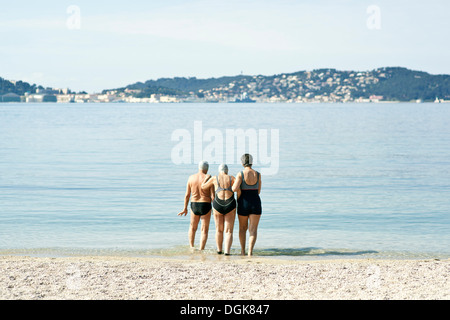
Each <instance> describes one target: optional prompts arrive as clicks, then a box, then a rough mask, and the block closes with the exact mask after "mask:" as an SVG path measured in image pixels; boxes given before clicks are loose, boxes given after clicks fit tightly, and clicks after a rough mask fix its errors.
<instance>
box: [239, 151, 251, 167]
mask: <svg viewBox="0 0 450 320" xmlns="http://www.w3.org/2000/svg"><path fill="white" fill-rule="evenodd" d="M241 163H242V165H243V166H244V167H251V166H252V164H253V157H252V155H251V154H248V153H246V154H244V155H242V157H241Z"/></svg>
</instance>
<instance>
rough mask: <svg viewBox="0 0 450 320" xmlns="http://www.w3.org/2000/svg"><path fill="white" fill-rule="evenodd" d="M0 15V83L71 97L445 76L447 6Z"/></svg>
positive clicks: (423, 2) (129, 8)
mask: <svg viewBox="0 0 450 320" xmlns="http://www.w3.org/2000/svg"><path fill="white" fill-rule="evenodd" d="M73 5H74V6H75V7H73V8H75V9H76V10H75V11H72V10H68V9H70V6H73ZM0 8H1V10H0V77H3V78H6V79H9V80H24V81H27V82H30V83H36V84H42V85H44V86H51V87H59V88H65V87H69V88H70V89H72V90H76V91H80V90H86V91H88V92H97V91H100V90H102V89H110V88H117V87H121V86H125V85H127V84H131V83H134V82H137V81H145V80H148V79H157V78H161V77H175V76H181V77H194V76H195V77H197V78H207V77H220V76H224V75H237V74H240V73H241V72H243V73H244V74H247V75H257V74H263V75H270V74H278V73H284V72H295V71H301V70H313V69H317V68H336V69H339V70H361V71H364V70H372V69H375V68H379V67H386V66H402V67H407V68H410V69H414V70H421V71H426V72H430V73H432V74H442V73H445V74H449V73H450V41H449V34H450V22H449V21H450V19H449V18H448V17H449V15H450V1H449V0H418V1H415V0H408V1H406V0H389V1H388V0H380V1H378V0H371V1H366V0H333V1H331V0H309V1H306V0H305V1H300V0H297V1H294V0H290V1H289V0H285V1H284V0H281V1H280V0H277V1H275V0H273V1H266V0H258V1H248V0H239V1H234V0H221V1H216V0H192V1H187V0H186V1H182V0H165V1H155V0H146V1H135V0H129V1H94V0H90V1H84V0H82V1H81V0H71V1H65V0H58V1H47V0H41V1H21V0H15V1H4V0H0ZM78 9H79V15H78V14H77V10H78Z"/></svg>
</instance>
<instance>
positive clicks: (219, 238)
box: [213, 210, 224, 253]
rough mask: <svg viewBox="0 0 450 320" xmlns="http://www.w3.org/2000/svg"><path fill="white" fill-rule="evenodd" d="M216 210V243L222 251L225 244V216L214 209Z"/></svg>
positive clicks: (218, 250)
mask: <svg viewBox="0 0 450 320" xmlns="http://www.w3.org/2000/svg"><path fill="white" fill-rule="evenodd" d="M213 212H214V222H215V223H216V244H217V252H220V253H221V252H222V244H223V222H224V216H223V215H222V214H221V213H220V212H217V211H216V210H213Z"/></svg>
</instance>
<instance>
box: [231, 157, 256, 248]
mask: <svg viewBox="0 0 450 320" xmlns="http://www.w3.org/2000/svg"><path fill="white" fill-rule="evenodd" d="M241 162H242V165H243V166H244V170H243V171H241V172H240V173H239V174H237V176H236V181H235V182H234V184H233V188H232V189H233V191H235V192H238V191H240V192H241V194H240V196H238V201H237V203H238V209H237V213H238V218H239V240H240V242H241V255H245V240H246V236H247V235H246V234H247V230H248V231H249V237H248V242H249V245H248V255H249V256H251V255H253V247H254V246H255V242H256V236H257V233H258V224H259V219H260V218H261V213H262V207H261V199H260V197H259V194H260V193H261V174H260V173H259V172H258V171H255V170H253V169H252V164H253V158H252V156H251V155H250V154H247V153H246V154H244V155H243V156H242V157H241Z"/></svg>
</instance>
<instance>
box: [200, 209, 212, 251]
mask: <svg viewBox="0 0 450 320" xmlns="http://www.w3.org/2000/svg"><path fill="white" fill-rule="evenodd" d="M210 219H211V211H209V212H208V213H207V214H205V215H203V216H200V220H201V221H202V227H201V228H202V229H201V232H202V234H201V236H200V250H203V249H205V246H206V240H208V231H209V221H210Z"/></svg>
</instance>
